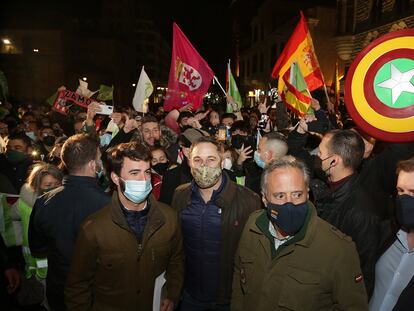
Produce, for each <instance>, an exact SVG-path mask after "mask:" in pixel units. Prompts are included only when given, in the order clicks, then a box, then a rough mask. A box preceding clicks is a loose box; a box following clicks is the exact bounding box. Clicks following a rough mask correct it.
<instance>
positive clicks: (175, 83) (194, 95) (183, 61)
mask: <svg viewBox="0 0 414 311" xmlns="http://www.w3.org/2000/svg"><path fill="white" fill-rule="evenodd" d="M213 77H214V73H213V71H212V70H211V69H210V67H209V66H208V64H207V62H206V61H205V60H204V59H203V58H202V57H201V56H200V54H198V52H197V50H196V49H195V48H194V47H193V46H192V45H191V43H190V41H189V40H188V39H187V37H186V36H185V34H184V33H183V32H182V31H181V29H180V28H179V27H178V25H177V24H176V23H174V25H173V50H172V57H171V68H170V76H169V79H168V91H167V95H166V98H165V102H164V110H165V111H170V110H172V109H175V108H181V107H182V106H185V105H187V104H190V103H191V104H193V110H196V109H198V108H199V107H200V106H201V105H202V103H203V97H204V95H205V94H206V93H207V91H208V89H209V87H210V84H211V80H212V79H213Z"/></svg>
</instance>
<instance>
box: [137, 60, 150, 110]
mask: <svg viewBox="0 0 414 311" xmlns="http://www.w3.org/2000/svg"><path fill="white" fill-rule="evenodd" d="M153 91H154V87H153V86H152V83H151V80H150V78H149V77H148V75H147V73H146V72H145V70H144V66H142V69H141V74H140V75H139V79H138V83H137V88H136V89H135V94H134V98H133V99H132V106H134V109H135V110H136V111H139V112H148V97H150V96H151V94H152V92H153Z"/></svg>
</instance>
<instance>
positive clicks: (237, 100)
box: [226, 61, 242, 112]
mask: <svg viewBox="0 0 414 311" xmlns="http://www.w3.org/2000/svg"><path fill="white" fill-rule="evenodd" d="M226 78H227V79H226V82H227V83H226V86H227V96H231V98H232V99H233V101H232V102H230V103H227V112H237V111H240V108H241V107H242V99H241V96H240V92H239V89H238V88H237V84H236V80H234V77H233V75H232V73H231V68H230V61H229V63H228V64H227V75H226Z"/></svg>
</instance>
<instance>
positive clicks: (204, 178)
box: [191, 166, 221, 189]
mask: <svg viewBox="0 0 414 311" xmlns="http://www.w3.org/2000/svg"><path fill="white" fill-rule="evenodd" d="M191 174H192V175H193V177H194V181H195V182H196V184H197V185H198V186H199V187H200V188H201V189H206V188H211V187H213V186H214V185H215V184H217V182H218V181H219V179H220V176H221V167H208V166H201V167H198V168H192V169H191Z"/></svg>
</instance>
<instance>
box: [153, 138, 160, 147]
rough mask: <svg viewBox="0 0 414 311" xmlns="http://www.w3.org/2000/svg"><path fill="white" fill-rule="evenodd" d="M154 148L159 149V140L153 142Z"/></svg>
mask: <svg viewBox="0 0 414 311" xmlns="http://www.w3.org/2000/svg"><path fill="white" fill-rule="evenodd" d="M154 147H161V142H160V140H159V139H158V140H155V142H154Z"/></svg>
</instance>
